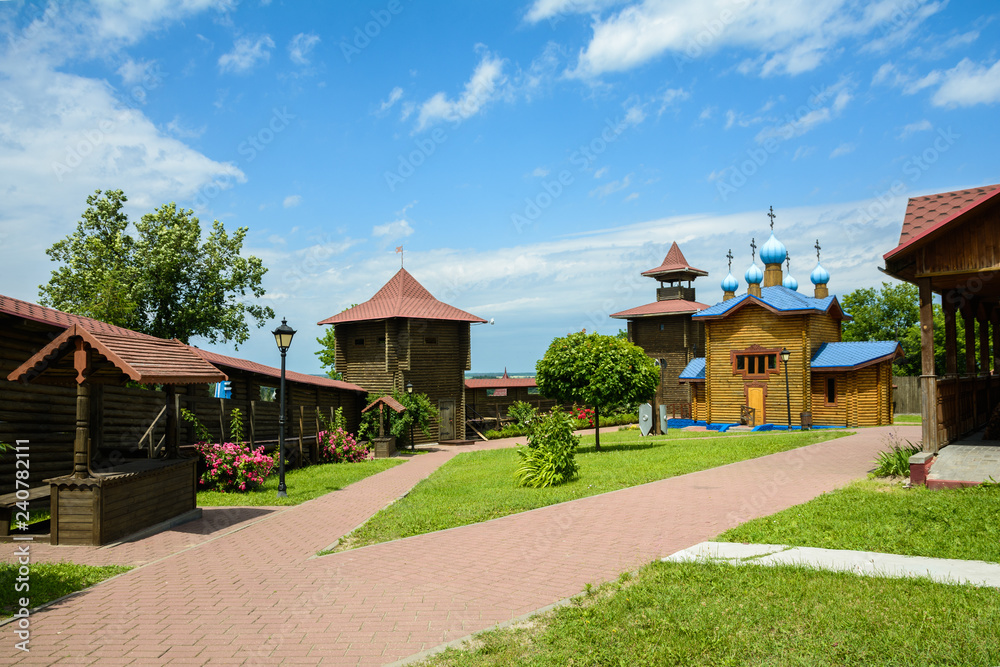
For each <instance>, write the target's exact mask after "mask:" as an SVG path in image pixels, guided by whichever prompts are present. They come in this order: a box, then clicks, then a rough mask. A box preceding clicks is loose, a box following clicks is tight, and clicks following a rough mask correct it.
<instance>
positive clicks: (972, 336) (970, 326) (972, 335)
mask: <svg viewBox="0 0 1000 667" xmlns="http://www.w3.org/2000/svg"><path fill="white" fill-rule="evenodd" d="M975 316H976V309H975V306H974V305H973V304H972V303H966V304H964V305H963V306H962V319H963V321H964V324H965V374H966V375H975V374H976V317H975Z"/></svg>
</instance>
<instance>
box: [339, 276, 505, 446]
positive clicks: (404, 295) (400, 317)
mask: <svg viewBox="0 0 1000 667" xmlns="http://www.w3.org/2000/svg"><path fill="white" fill-rule="evenodd" d="M485 322H486V320H484V319H482V318H481V317H476V316H475V315H472V314H471V313H467V312H465V311H464V310H459V309H458V308H455V307H454V306H449V305H448V304H446V303H442V302H441V301H438V300H437V299H435V298H434V297H433V296H432V295H431V293H430V292H428V291H427V290H426V289H424V287H423V286H422V285H421V284H420V283H418V282H417V280H416V279H415V278H414V277H413V276H412V275H410V274H409V272H407V271H406V269H400V270H399V271H398V272H397V273H396V275H394V276H393V277H392V278H391V279H390V280H389V282H387V283H386V284H385V285H384V286H383V287H382V288H381V289H380V290H379V291H378V292H376V294H375V296H373V297H372V298H371V299H369V300H368V301H365V302H364V303H361V304H358V305H356V306H354V307H352V308H348V309H347V310H345V311H343V312H341V313H338V314H337V315H334V316H332V317H328V318H327V319H325V320H323V321H321V322H320V324H331V325H333V326H334V327H336V334H335V339H336V345H337V357H336V367H337V370H338V371H339V372H340V373H341V374H343V376H344V379H345V380H346V381H348V382H352V383H355V384H358V385H361V386H363V387H365V388H366V389H367V390H368V391H370V392H374V393H380V394H388V393H390V392H391V391H393V390H398V391H404V390H405V388H406V385H407V384H412V385H413V391H415V392H417V393H422V394H426V395H427V396H428V397H429V398H430V400H431V402H432V403H433V404H434V405H436V406H437V408H438V411H439V412H440V416H439V419H438V420H436V421H435V422H434V423H433V424H432V426H431V441H432V442H433V441H439V442H440V441H448V440H456V439H462V438H464V437H465V432H464V431H465V429H464V425H465V420H466V415H465V371H467V370H469V369H471V367H472V351H471V345H470V326H471V325H472V324H473V323H480V324H482V323H485ZM414 435H415V437H416V440H417V442H422V441H426V438H424V437H423V436H422V435H421V434H419V433H415V434H414Z"/></svg>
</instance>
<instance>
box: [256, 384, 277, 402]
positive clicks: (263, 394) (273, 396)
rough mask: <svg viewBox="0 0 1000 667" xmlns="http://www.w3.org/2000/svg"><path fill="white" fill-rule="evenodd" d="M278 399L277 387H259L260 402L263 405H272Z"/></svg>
mask: <svg viewBox="0 0 1000 667" xmlns="http://www.w3.org/2000/svg"><path fill="white" fill-rule="evenodd" d="M277 398H278V388H277V387H265V386H264V385H261V386H260V400H261V401H263V402H264V403H273V402H274V401H275V400H277Z"/></svg>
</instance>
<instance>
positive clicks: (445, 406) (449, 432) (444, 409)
mask: <svg viewBox="0 0 1000 667" xmlns="http://www.w3.org/2000/svg"><path fill="white" fill-rule="evenodd" d="M454 439H455V401H454V400H453V399H446V398H442V399H441V400H439V401H438V442H441V441H444V440H454Z"/></svg>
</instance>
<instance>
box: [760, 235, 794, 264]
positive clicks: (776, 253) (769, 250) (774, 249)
mask: <svg viewBox="0 0 1000 667" xmlns="http://www.w3.org/2000/svg"><path fill="white" fill-rule="evenodd" d="M787 254H788V251H787V250H786V249H785V244H784V243H782V242H781V241H779V240H778V239H776V238H775V236H774V232H772V233H771V238H769V239H768V240H767V243H765V244H764V245H763V247H762V248H761V249H760V258H761V260H762V261H763V262H764V264H781V263H782V262H784V261H785V255H787Z"/></svg>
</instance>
